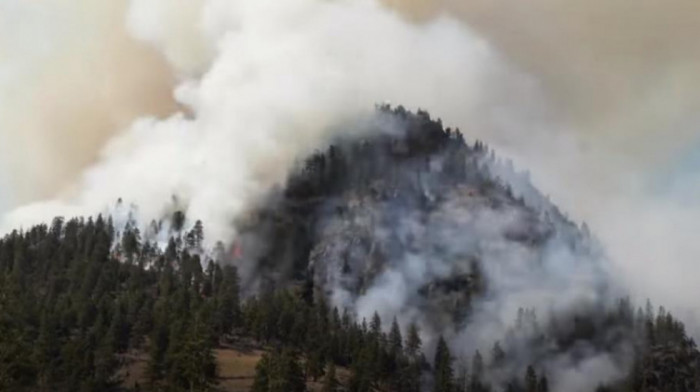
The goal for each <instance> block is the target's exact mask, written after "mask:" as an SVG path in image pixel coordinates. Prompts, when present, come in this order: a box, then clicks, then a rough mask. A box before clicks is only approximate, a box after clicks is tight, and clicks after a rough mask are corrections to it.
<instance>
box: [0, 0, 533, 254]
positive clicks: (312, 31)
mask: <svg viewBox="0 0 700 392" xmlns="http://www.w3.org/2000/svg"><path fill="white" fill-rule="evenodd" d="M171 6H172V5H171V3H169V2H157V1H149V2H139V1H135V2H133V3H132V8H131V9H130V12H129V26H130V30H131V31H134V32H135V33H136V34H137V35H139V36H141V37H142V38H144V39H147V40H148V41H149V42H151V43H152V44H154V45H156V47H157V48H158V49H159V50H160V51H162V52H163V53H164V54H166V57H167V58H168V59H170V60H171V61H172V62H173V67H174V68H175V69H176V70H178V71H179V72H180V73H181V74H182V75H183V81H182V83H181V84H180V85H179V86H178V88H177V89H176V91H175V96H176V99H177V100H178V102H179V103H180V104H181V105H183V106H184V107H186V108H187V113H179V114H175V115H173V116H171V117H169V118H167V119H164V120H159V119H156V118H144V119H141V120H139V121H137V122H136V123H135V124H134V125H133V126H132V127H130V129H128V130H126V131H125V132H123V133H122V134H120V135H119V136H118V137H115V138H114V139H112V140H111V142H110V143H109V145H108V146H107V147H106V148H105V149H104V150H103V151H102V156H101V161H100V162H99V163H98V164H97V165H95V166H93V167H92V168H90V169H89V170H87V171H86V173H85V175H84V176H83V179H82V180H81V182H80V184H79V185H78V189H79V191H78V193H77V196H76V197H73V198H70V199H66V200H55V201H52V202H50V203H48V204H47V203H40V204H37V205H34V206H29V207H26V208H23V209H19V210H17V211H16V212H14V213H12V214H10V215H9V217H8V219H7V220H6V226H5V227H6V228H10V227H14V226H16V225H18V224H20V223H27V222H30V221H32V220H34V221H36V220H37V219H43V220H45V219H47V218H49V216H51V215H53V214H57V213H58V214H65V215H76V214H83V213H96V212H100V211H104V209H105V208H107V207H108V206H110V205H112V204H113V203H114V200H116V198H118V197H122V198H123V199H124V200H126V201H128V202H130V203H134V204H136V205H137V206H138V209H139V214H140V217H141V218H142V219H143V220H144V221H149V220H150V219H152V218H158V217H160V216H161V214H162V213H163V210H164V208H165V206H166V205H167V204H168V203H169V200H170V199H171V196H172V195H177V196H178V198H179V200H180V201H181V202H182V203H183V204H184V206H185V207H186V209H187V214H188V216H190V217H192V218H193V219H203V220H204V221H205V222H207V237H208V238H209V239H210V240H211V241H215V240H217V239H223V240H227V239H229V238H231V235H232V234H233V233H232V225H231V222H232V220H233V218H234V217H235V216H236V215H237V214H238V213H240V212H241V211H244V210H245V209H246V208H247V207H248V206H249V205H250V203H251V202H252V201H254V200H256V199H257V198H259V196H260V195H262V194H264V193H265V192H266V191H267V190H268V189H269V188H270V186H272V185H274V184H277V183H280V182H281V181H282V180H284V178H285V176H286V174H287V172H288V170H289V168H290V167H291V166H292V164H293V163H294V161H295V159H298V158H299V157H301V156H303V155H305V154H306V153H308V152H310V151H312V150H313V149H314V148H317V147H320V146H323V145H324V144H325V142H326V141H327V137H328V136H329V132H330V131H329V130H330V129H332V127H331V125H333V124H335V123H337V122H339V121H341V120H343V119H344V118H348V117H354V116H357V115H359V114H362V113H366V112H368V111H371V110H372V108H373V105H374V103H376V102H382V101H387V100H388V101H396V102H399V101H400V102H402V103H404V104H405V105H408V106H409V107H418V106H425V107H430V108H433V107H434V108H441V109H440V110H437V114H439V115H444V116H445V117H446V118H449V117H452V118H456V117H457V116H462V115H469V114H471V115H473V117H474V118H476V117H477V116H476V112H477V111H479V110H480V105H481V103H482V102H483V101H482V99H481V97H482V96H486V95H487V94H486V91H487V90H491V89H492V87H491V86H490V85H489V82H488V81H489V80H496V79H498V80H501V81H507V80H509V81H511V83H510V86H511V87H512V88H513V89H517V90H519V91H529V90H530V86H529V84H528V81H527V79H526V78H524V77H522V76H521V75H518V74H517V73H515V72H512V71H510V70H508V67H507V66H505V65H504V64H503V63H502V62H501V61H500V60H499V59H498V55H497V54H496V53H495V52H493V51H492V50H491V48H490V47H489V46H488V45H487V44H486V43H485V42H484V41H483V40H481V39H479V38H478V37H476V36H475V35H474V34H472V33H471V32H470V31H469V30H468V29H467V28H466V27H465V26H464V25H462V24H460V23H459V22H457V21H455V20H452V19H450V18H442V19H440V20H437V21H435V22H434V23H430V24H427V25H421V26H418V25H413V24H410V23H407V22H405V21H403V20H402V19H401V18H400V17H399V16H398V15H396V14H394V13H393V12H391V11H388V10H386V9H384V8H383V7H381V6H380V5H378V4H376V3H374V2H372V1H362V2H344V1H341V2H318V1H313V0H294V1H290V2H285V3H282V4H280V3H278V2H273V1H257V2H248V1H236V2H230V1H208V2H203V3H201V8H200V9H199V11H200V12H199V13H197V12H194V13H193V15H194V16H196V17H195V18H193V21H192V23H195V27H196V28H192V27H191V28H189V29H184V31H189V32H190V33H193V34H201V35H200V36H198V37H195V38H193V39H191V40H190V41H187V42H195V43H196V42H201V40H205V41H207V42H210V43H211V45H210V46H211V47H214V48H216V49H215V52H214V53H213V54H210V53H208V52H207V51H206V50H200V51H198V50H194V49H192V48H189V47H180V46H177V45H181V41H180V40H176V39H171V37H169V36H168V34H169V33H170V32H171V31H175V32H178V34H179V33H181V32H182V31H183V28H176V27H177V26H178V23H180V22H181V21H180V20H178V21H177V22H178V23H174V25H173V24H170V23H168V22H169V20H168V17H169V16H171V14H172V9H171V8H170V7H171ZM141 24H145V26H143V25H141ZM161 25H162V26H163V27H162V28H156V27H154V26H161ZM173 26H175V27H173ZM172 45H176V47H173V46H172ZM187 54H200V55H206V56H208V58H207V59H189V60H190V61H184V60H183V58H186V57H187ZM209 56H210V57H209ZM209 58H210V59H211V60H208V59H209ZM196 60H200V61H196ZM188 64H208V66H207V67H206V69H205V71H204V72H201V73H197V72H192V71H191V70H188V69H187V68H188V67H190V65H188ZM507 103H509V102H505V103H504V104H507ZM484 122H487V121H482V123H484Z"/></svg>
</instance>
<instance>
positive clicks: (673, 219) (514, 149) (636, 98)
mask: <svg viewBox="0 0 700 392" xmlns="http://www.w3.org/2000/svg"><path fill="white" fill-rule="evenodd" d="M384 2H385V4H387V5H389V6H390V7H392V8H394V9H396V10H398V11H399V12H401V13H402V15H404V17H406V18H407V19H409V20H412V21H414V22H416V23H425V22H426V21H429V20H432V19H433V18H435V17H440V15H444V14H449V15H450V16H454V17H457V18H459V19H460V20H462V21H464V22H465V23H467V24H468V25H469V26H471V27H472V28H474V29H475V30H476V31H477V32H478V33H479V34H480V35H481V36H483V37H485V39H487V40H488V41H489V42H490V44H492V45H493V46H494V47H496V48H497V49H498V50H499V51H500V52H501V53H502V54H503V56H504V57H506V58H507V59H508V61H509V62H511V63H513V64H517V67H518V68H519V69H522V70H524V71H525V72H527V73H528V74H530V75H532V76H533V77H535V78H537V80H539V83H540V86H541V87H542V89H541V91H542V92H543V94H544V95H545V99H546V101H547V106H548V107H549V108H550V111H549V113H550V114H552V115H553V116H554V117H555V118H556V121H554V122H550V123H546V124H541V123H540V124H538V123H533V122H525V123H516V124H512V125H513V127H512V128H511V129H510V130H509V131H507V132H503V133H498V132H493V130H491V129H488V130H486V132H485V133H483V134H482V135H483V138H484V139H486V140H488V141H489V142H490V143H492V144H493V145H496V147H497V148H498V149H499V150H500V151H501V152H502V153H504V155H510V156H512V157H514V158H516V161H517V162H518V163H519V165H520V166H522V167H527V168H528V169H531V173H532V175H533V178H534V180H535V182H536V184H537V185H538V186H539V187H540V188H542V189H543V190H544V191H546V192H548V193H550V194H551V195H552V196H553V199H554V200H555V201H556V202H557V203H558V204H560V205H561V206H562V207H563V208H564V209H565V210H567V211H569V212H571V213H572V215H573V216H575V217H576V218H579V219H585V220H586V221H588V223H589V224H590V225H591V226H592V228H593V232H595V233H596V235H598V236H599V237H601V239H602V240H603V241H604V242H605V244H606V245H607V248H608V250H609V252H610V253H611V255H612V256H613V259H614V260H615V261H616V262H617V263H618V265H617V266H618V268H619V270H618V272H617V275H618V276H619V277H620V278H621V279H622V280H624V281H625V282H626V283H627V285H628V286H629V287H630V288H631V289H633V290H634V292H635V293H636V294H637V295H639V296H650V297H652V298H654V299H655V300H656V301H658V302H663V303H666V304H668V305H670V306H672V307H674V308H675V310H677V311H681V312H686V313H694V312H696V311H697V310H698V308H697V303H695V300H694V298H696V297H697V293H698V291H697V289H696V287H695V286H696V285H695V283H694V282H693V279H692V278H691V276H694V275H695V274H696V273H697V272H700V271H698V267H697V255H699V254H700V247H699V246H698V245H697V242H696V241H693V240H692V239H691V238H690V236H691V235H692V234H691V233H694V232H697V230H698V224H697V222H698V221H700V205H698V203H697V196H698V194H699V193H698V188H697V186H696V185H692V184H697V176H696V175H694V174H689V173H691V172H696V171H697V170H694V168H695V167H697V160H694V159H693V158H692V157H694V156H697V149H698V145H699V144H698V143H699V140H698V137H699V134H698V116H697V112H698V105H700V93H699V91H700V73H698V72H697V70H698V68H699V67H700V48H698V46H697V45H696V44H695V42H694V37H697V36H698V34H700V3H698V2H696V1H692V0H672V1H664V2H659V1H654V0H644V1H635V2H629V1H614V2H610V1H603V0H601V1H583V0H581V1H579V0H574V1H566V2H562V1H556V0H536V1H531V2H521V3H514V2H511V1H486V0H483V1H482V0H477V1H458V0H406V1H404V0H385V1H384ZM504 116H506V117H508V116H509V114H508V113H504ZM501 130H502V129H501ZM679 183H680V184H683V186H675V187H674V185H678V184H679Z"/></svg>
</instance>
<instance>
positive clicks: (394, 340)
mask: <svg viewBox="0 0 700 392" xmlns="http://www.w3.org/2000/svg"><path fill="white" fill-rule="evenodd" d="M389 350H390V351H391V353H392V354H393V355H394V356H395V355H397V354H398V353H401V351H402V350H403V338H402V337H401V328H399V323H398V322H397V321H396V317H394V321H393V322H392V323H391V331H389Z"/></svg>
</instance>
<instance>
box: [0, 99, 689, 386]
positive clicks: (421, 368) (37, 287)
mask: <svg viewBox="0 0 700 392" xmlns="http://www.w3.org/2000/svg"><path fill="white" fill-rule="evenodd" d="M362 126H363V127H366V128H367V130H366V132H364V133H363V135H365V136H361V137H354V138H348V139H342V140H337V141H335V142H334V143H333V145H332V146H331V147H329V148H328V149H327V150H325V151H322V152H317V153H315V154H313V155H312V156H311V157H309V158H308V159H307V160H305V161H303V162H302V163H300V167H299V168H298V170H296V171H295V172H294V173H291V174H290V177H289V180H288V183H287V184H286V186H285V187H283V188H282V189H279V190H276V191H273V192H272V193H271V194H270V195H269V197H268V198H267V199H265V200H262V201H261V202H260V204H259V205H258V206H257V207H256V208H255V209H253V210H252V211H249V213H248V214H247V215H246V216H245V217H240V218H239V219H238V220H237V221H236V222H232V225H235V226H236V228H237V231H238V233H239V235H238V236H237V238H236V239H235V240H233V241H232V242H231V245H230V246H225V245H224V244H223V243H219V244H218V245H217V246H216V247H214V248H213V249H208V248H207V247H206V245H205V244H206V243H207V241H205V238H204V232H205V230H204V226H205V225H206V222H200V221H196V220H195V219H196V217H193V219H189V217H186V216H185V215H184V214H183V213H182V212H180V211H177V212H175V213H174V214H172V216H168V217H165V218H164V221H167V222H168V224H167V225H163V222H153V223H152V224H151V225H149V226H145V227H142V226H140V225H139V224H138V223H137V222H134V221H131V220H127V222H126V223H120V224H118V225H117V224H115V223H114V221H113V219H112V218H110V217H107V216H99V217H94V218H89V217H86V218H71V219H67V220H65V219H63V218H56V219H55V220H54V221H53V222H52V223H51V224H50V225H40V226H35V227H32V228H27V229H25V230H21V231H15V232H13V233H11V234H9V235H7V236H6V237H4V238H3V239H1V240H0V390H1V391H18V392H21V391H66V392H69V391H70V392H72V391H81V392H83V391H86V392H87V391H120V390H126V389H131V390H140V391H213V390H217V389H220V388H223V387H222V386H221V385H219V383H218V381H219V378H218V372H219V368H218V365H220V364H218V363H217V360H216V357H215V355H214V350H215V349H216V348H218V347H222V346H231V345H235V344H236V343H240V342H252V344H254V345H255V346H256V347H258V348H260V349H262V350H264V352H265V354H264V355H263V356H262V358H261V359H260V361H259V362H258V364H257V367H256V374H255V378H254V380H253V382H252V385H251V390H252V391H254V392H272V391H274V392H288V391H289V392H294V391H305V390H307V388H310V387H311V385H312V384H313V385H316V386H317V385H320V386H321V387H320V388H321V389H322V390H323V391H324V392H331V391H351V392H368V391H386V392H389V391H397V392H399V391H401V392H403V391H416V392H418V391H435V392H466V391H469V392H479V391H522V392H544V391H549V390H557V389H555V388H556V385H562V384H561V381H560V380H562V379H563V378H564V374H565V373H566V372H567V371H569V370H570V369H581V368H583V366H584V365H585V363H587V361H590V360H592V359H598V358H600V357H604V358H605V359H606V361H609V362H606V363H610V364H611V367H615V368H620V369H623V370H622V371H621V373H620V374H613V375H611V376H610V377H606V379H605V380H604V381H605V382H602V381H601V382H600V383H596V385H595V386H594V387H593V388H592V389H591V390H595V389H596V388H597V390H598V391H620V392H623V391H624V392H649V391H664V392H666V391H669V392H675V391H678V392H685V391H688V392H690V391H697V390H698V389H699V388H700V353H698V350H697V349H696V347H695V343H694V342H693V340H692V339H690V338H689V337H688V336H687V335H686V333H685V330H684V326H683V324H682V323H681V322H680V321H678V320H676V319H675V318H673V317H672V315H671V314H670V313H668V312H666V311H665V310H664V309H663V308H660V309H659V310H654V309H653V308H652V306H651V304H649V303H647V304H646V305H645V306H644V307H643V308H639V307H637V306H636V305H634V304H632V303H631V301H630V300H628V299H626V298H624V297H622V298H617V297H615V296H614V295H615V294H616V293H617V292H616V291H615V290H614V289H612V288H611V287H610V286H611V283H610V282H609V281H608V280H606V279H601V281H596V283H595V284H594V285H593V286H592V287H593V289H594V290H595V291H596V292H597V293H599V294H601V295H602V296H603V297H605V299H600V298H597V297H596V298H595V300H590V301H588V302H585V301H584V302H571V304H569V303H567V308H566V309H564V310H562V311H561V312H559V313H556V314H538V313H537V311H536V310H535V309H531V308H520V309H518V310H517V311H515V312H514V313H513V314H512V318H511V323H510V325H508V326H505V327H504V329H506V330H507V332H506V333H504V334H503V336H501V338H499V339H496V340H494V341H491V340H489V341H486V340H483V341H480V340H479V339H476V338H475V336H477V335H471V334H470V332H469V331H477V330H479V328H481V327H480V326H481V325H483V324H482V323H483V318H484V315H489V313H488V312H487V309H488V308H487V307H486V306H485V305H484V304H492V303H497V304H500V302H498V301H502V299H501V297H504V296H506V295H508V294H510V293H513V292H512V291H506V290H505V289H504V288H503V287H504V286H503V283H502V281H500V280H499V279H502V278H499V276H497V275H495V274H494V273H493V271H494V268H495V267H498V269H499V270H500V271H505V272H510V271H513V269H511V266H512V264H511V263H516V264H517V265H521V264H523V263H525V264H526V269H527V270H529V271H531V272H529V273H531V274H532V276H534V279H535V280H536V279H537V277H541V282H538V281H535V284H541V285H543V286H547V285H549V284H551V282H550V280H552V279H553V278H552V277H551V274H550V273H549V271H550V269H549V268H550V267H549V265H550V264H552V263H554V264H555V265H556V263H561V265H567V266H568V264H567V263H572V264H573V265H574V266H575V268H584V269H582V271H589V270H593V271H596V273H597V271H598V265H599V263H603V262H604V261H602V259H603V256H602V252H601V250H600V249H599V245H597V244H596V242H595V240H594V239H593V238H592V236H591V235H590V233H588V230H587V229H586V228H585V227H581V228H579V227H578V226H577V225H576V224H574V223H572V222H570V220H569V219H567V218H566V216H565V215H563V214H562V213H561V212H560V211H559V210H558V209H557V208H556V207H555V206H554V205H552V203H550V202H549V201H548V200H547V198H546V197H544V196H542V195H541V194H539V192H537V191H536V190H535V189H534V187H532V185H531V184H530V183H529V181H527V178H526V175H522V174H518V173H516V172H515V171H513V169H512V168H511V167H510V165H509V164H507V163H504V162H502V161H500V160H498V159H497V158H495V157H494V155H493V152H492V151H490V150H489V148H488V147H486V146H485V145H483V144H482V143H481V142H476V143H474V144H473V145H470V144H467V143H466V142H465V140H464V137H463V135H462V134H461V132H459V131H458V130H455V131H452V130H450V129H444V128H443V126H442V124H441V123H440V122H439V121H435V120H432V119H431V118H430V116H429V115H428V114H427V113H425V112H419V113H416V114H413V113H410V112H407V111H405V110H404V109H403V108H401V107H399V108H396V109H391V108H389V107H380V108H379V109H378V113H377V117H376V118H375V119H373V120H371V121H369V122H367V123H364V124H363V125H362ZM163 238H167V240H163ZM572 268H573V267H572ZM415 271H419V273H415ZM575 271H578V270H575ZM396 276H398V277H399V278H392V279H395V280H391V279H389V278H391V277H396ZM528 276H529V275H528ZM396 279H398V282H399V284H396V285H392V284H389V283H391V282H395V281H396ZM387 282H389V283H387ZM528 283H531V282H530V281H528ZM397 287H398V288H399V289H397ZM390 299H391V301H390ZM375 308H376V309H375ZM498 309H501V308H498ZM557 309H559V308H557ZM382 315H384V318H382ZM387 315H389V317H387ZM491 325H492V324H487V326H488V327H489V328H490V327H491ZM493 325H495V324H493ZM465 331H466V332H465ZM484 347H487V348H486V349H484ZM134 354H139V355H143V356H145V357H146V358H147V359H146V361H147V366H146V371H145V375H144V376H143V377H142V378H141V379H139V380H137V382H136V383H133V384H128V385H127V383H126V382H125V379H126V378H127V375H126V373H125V372H126V371H127V370H128V369H129V365H130V360H131V359H130V358H133V356H134ZM564 359H565V360H564ZM340 373H344V374H347V377H341V376H340ZM597 376H598V375H597V374H590V375H589V376H588V377H589V378H591V379H593V380H587V381H589V382H591V381H592V382H595V381H596V380H595V377H597ZM558 383H559V384H558ZM598 384H599V385H598ZM314 388H315V387H314ZM559 390H561V389H559Z"/></svg>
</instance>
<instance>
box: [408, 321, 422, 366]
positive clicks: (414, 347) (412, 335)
mask: <svg viewBox="0 0 700 392" xmlns="http://www.w3.org/2000/svg"><path fill="white" fill-rule="evenodd" d="M421 345H422V342H421V339H420V335H419V334H418V327H417V326H416V324H415V323H411V324H410V325H409V326H408V335H407V337H406V355H408V357H409V358H412V359H416V358H417V357H418V354H419V353H420V348H421Z"/></svg>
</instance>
